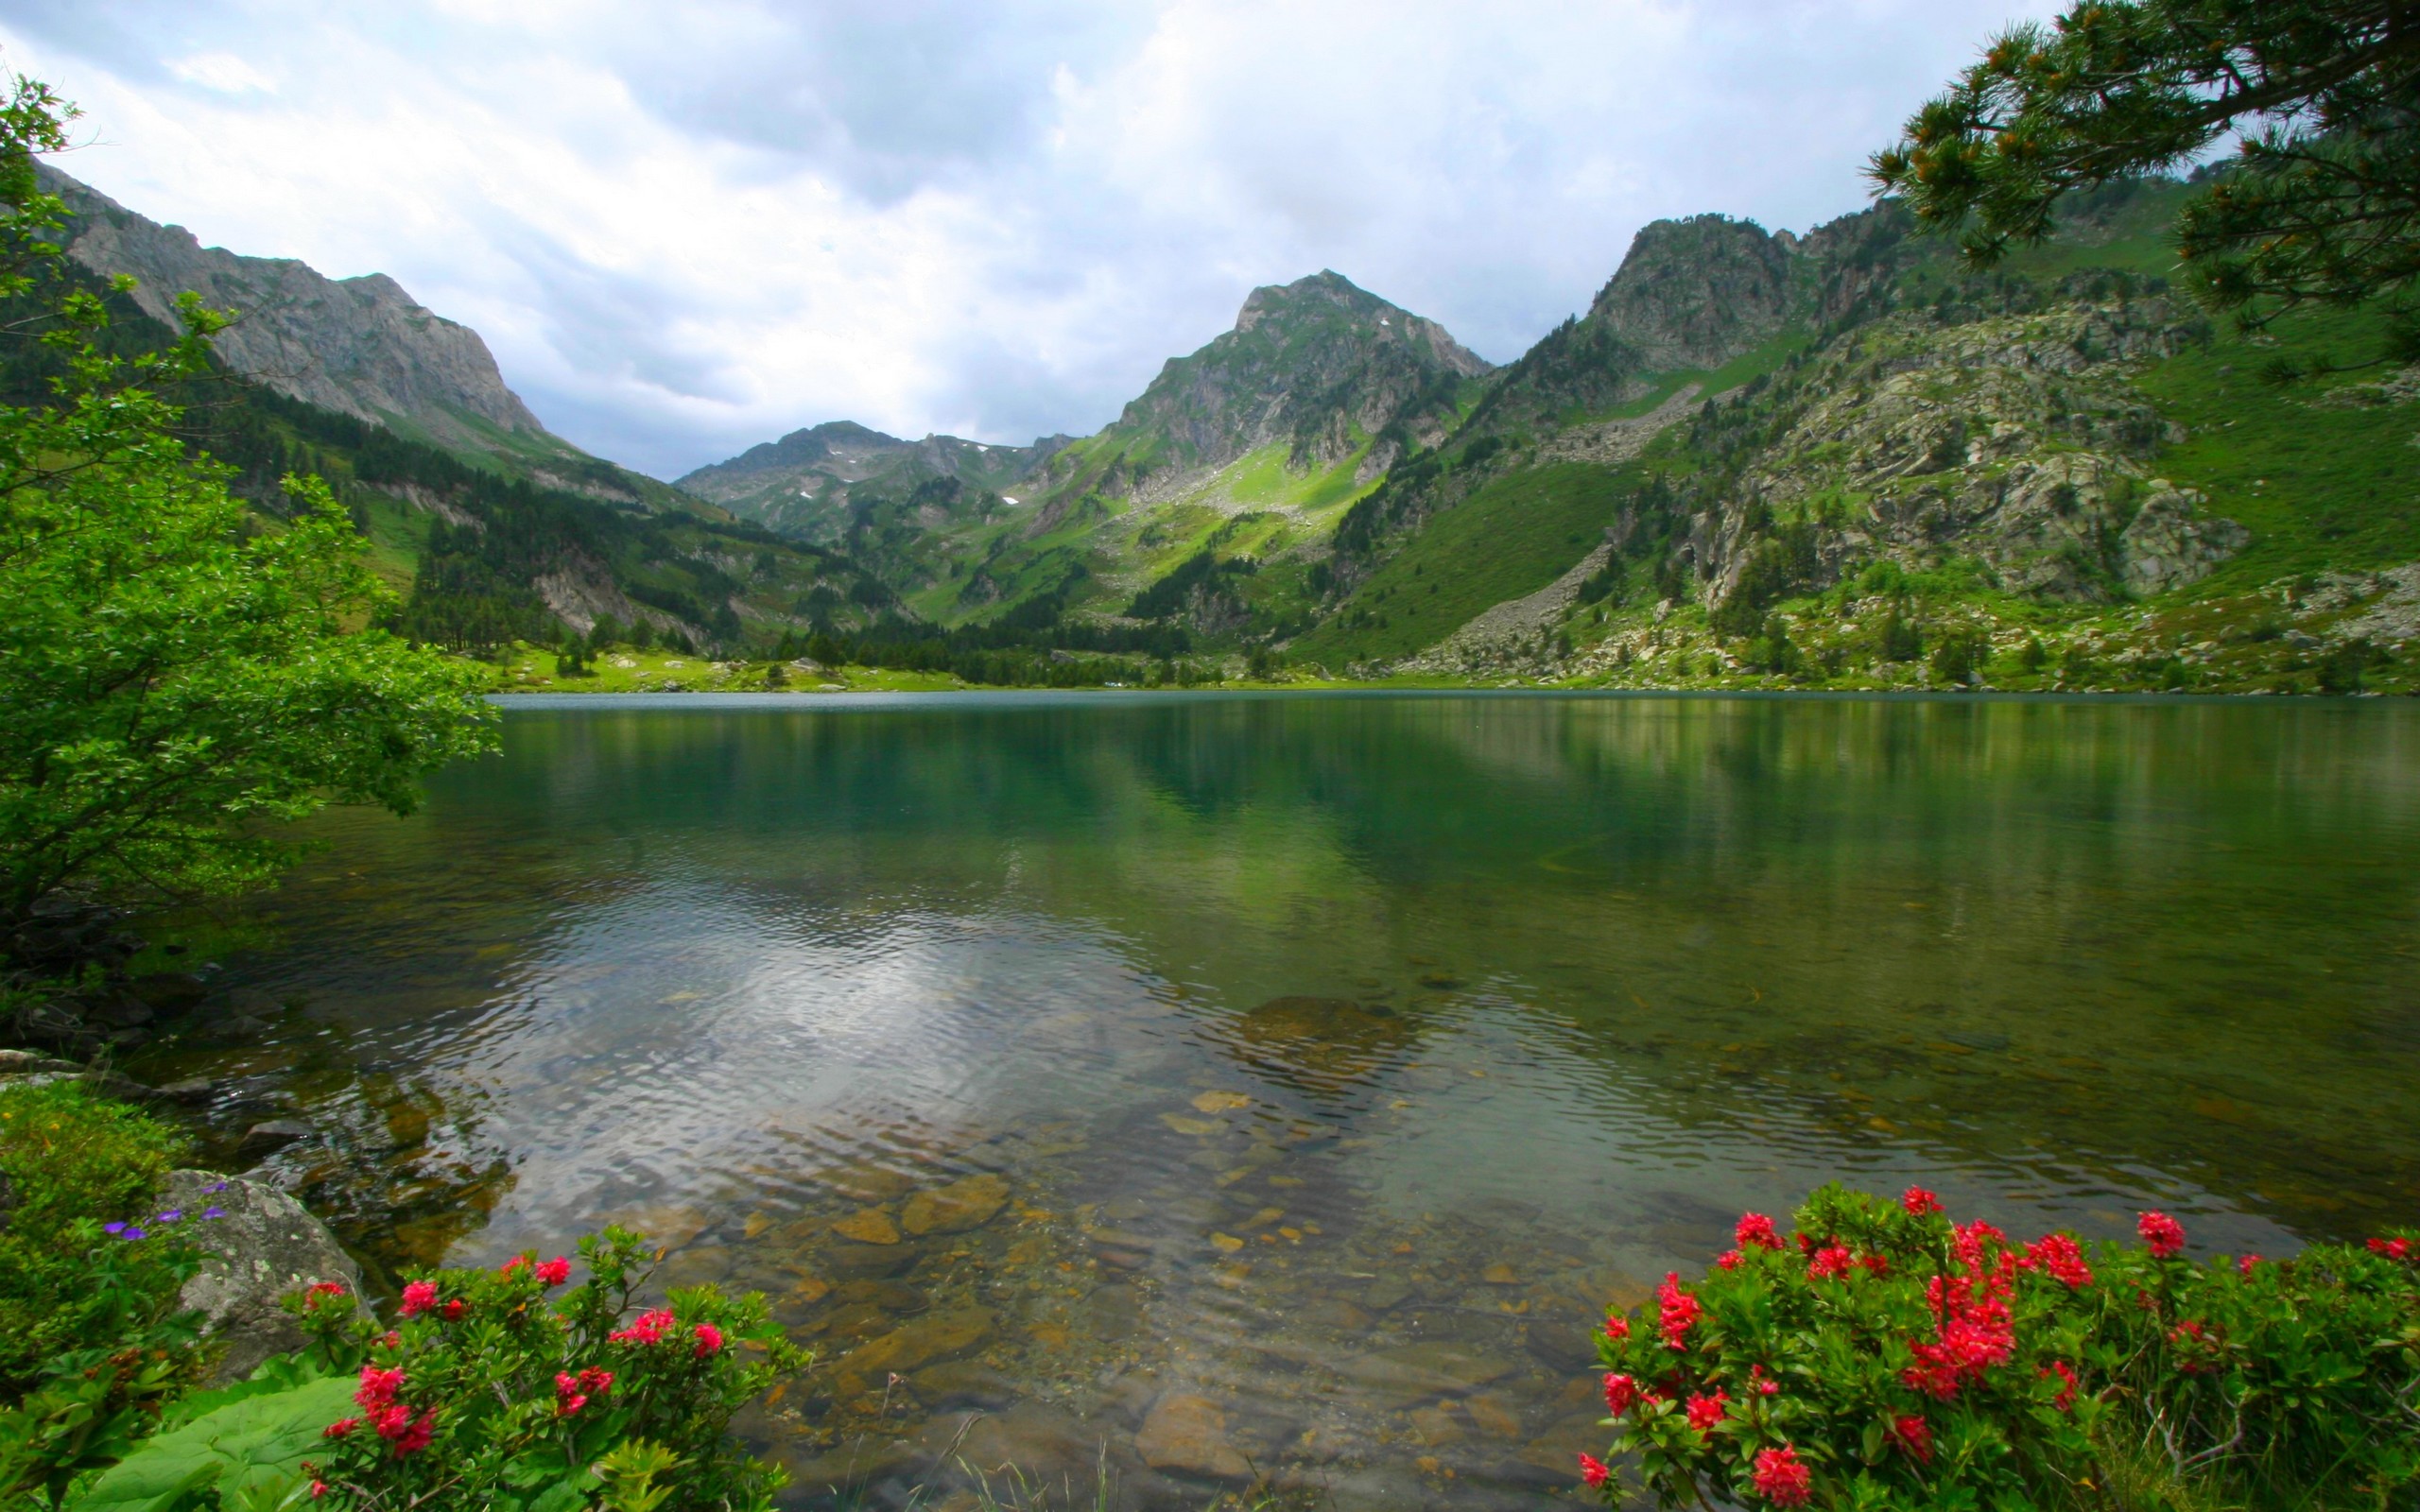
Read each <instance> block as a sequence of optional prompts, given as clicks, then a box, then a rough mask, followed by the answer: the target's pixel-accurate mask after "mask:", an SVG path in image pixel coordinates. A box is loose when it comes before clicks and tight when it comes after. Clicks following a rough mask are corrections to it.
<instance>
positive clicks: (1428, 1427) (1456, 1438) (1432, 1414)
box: [1404, 1407, 1462, 1449]
mask: <svg viewBox="0 0 2420 1512" xmlns="http://www.w3.org/2000/svg"><path fill="white" fill-rule="evenodd" d="M1404 1416H1405V1418H1406V1419H1407V1420H1408V1421H1409V1422H1410V1424H1411V1435H1412V1437H1414V1438H1415V1439H1418V1440H1419V1441H1420V1442H1421V1443H1423V1444H1425V1445H1426V1446H1427V1447H1429V1448H1430V1449H1442V1448H1443V1447H1444V1446H1445V1445H1447V1444H1454V1443H1460V1442H1461V1439H1462V1425H1461V1423H1460V1422H1457V1421H1456V1420H1455V1418H1454V1415H1453V1414H1452V1413H1450V1412H1447V1411H1446V1410H1445V1409H1443V1407H1417V1408H1414V1409H1413V1410H1412V1411H1410V1412H1409V1413H1407V1414H1405V1415H1404Z"/></svg>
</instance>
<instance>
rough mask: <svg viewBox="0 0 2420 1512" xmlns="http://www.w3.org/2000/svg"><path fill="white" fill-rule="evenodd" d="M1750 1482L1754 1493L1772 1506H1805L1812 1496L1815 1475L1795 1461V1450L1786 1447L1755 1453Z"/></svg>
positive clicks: (1796, 1457)
mask: <svg viewBox="0 0 2420 1512" xmlns="http://www.w3.org/2000/svg"><path fill="white" fill-rule="evenodd" d="M1751 1479H1752V1480H1754V1481H1755V1486H1756V1494H1757V1495H1759V1496H1761V1497H1763V1498H1764V1499H1765V1500H1766V1501H1768V1502H1771V1503H1772V1504H1773V1505H1775V1506H1805V1505H1806V1503H1807V1499H1808V1498H1809V1497H1811V1496H1813V1495H1814V1494H1815V1472H1814V1471H1813V1470H1811V1469H1807V1468H1806V1466H1805V1465H1803V1464H1801V1463H1800V1462H1799V1458H1798V1451H1797V1450H1795V1449H1793V1448H1791V1447H1790V1446H1789V1445H1788V1444H1784V1445H1782V1446H1781V1447H1780V1448H1779V1449H1760V1450H1758V1451H1757V1452H1756V1468H1755V1474H1754V1475H1753V1476H1752V1477H1751Z"/></svg>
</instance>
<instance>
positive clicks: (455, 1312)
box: [444, 1297, 470, 1323]
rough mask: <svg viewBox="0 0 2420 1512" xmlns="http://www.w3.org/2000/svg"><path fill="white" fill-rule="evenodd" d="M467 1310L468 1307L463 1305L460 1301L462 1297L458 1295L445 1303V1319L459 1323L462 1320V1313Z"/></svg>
mask: <svg viewBox="0 0 2420 1512" xmlns="http://www.w3.org/2000/svg"><path fill="white" fill-rule="evenodd" d="M469 1311H470V1309H469V1308H468V1307H465V1306H464V1305H463V1303H462V1299H461V1298H460V1297H456V1298H455V1299H454V1300H452V1301H450V1302H448V1303H446V1304H445V1312H444V1316H445V1321H446V1322H448V1323H459V1322H461V1321H462V1314H464V1313H467V1312H469Z"/></svg>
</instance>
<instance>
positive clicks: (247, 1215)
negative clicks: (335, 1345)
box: [162, 1171, 361, 1385]
mask: <svg viewBox="0 0 2420 1512" xmlns="http://www.w3.org/2000/svg"><path fill="white" fill-rule="evenodd" d="M162 1200H163V1201H164V1203H165V1204H166V1205H167V1206H168V1207H170V1208H175V1209H179V1210H182V1211H185V1212H187V1213H199V1212H203V1211H208V1210H209V1209H212V1208H217V1209H219V1210H221V1211H223V1212H224V1213H225V1216H224V1217H219V1218H213V1219H210V1220H208V1221H207V1222H204V1221H199V1220H198V1219H197V1220H194V1221H189V1222H188V1223H187V1224H186V1225H185V1228H184V1234H185V1237H186V1238H187V1240H188V1241H189V1242H190V1243H191V1244H192V1245H193V1246H194V1247H196V1248H197V1249H199V1250H200V1251H201V1252H202V1256H203V1259H202V1263H201V1268H200V1269H199V1270H198V1271H196V1272H195V1273H194V1275H193V1277H192V1279H191V1280H187V1281H186V1282H185V1284H184V1290H183V1291H182V1292H181V1293H179V1294H178V1297H177V1300H178V1303H179V1304H180V1305H181V1306H182V1307H185V1308H187V1309H190V1310H192V1311H194V1312H198V1313H199V1314H202V1332H203V1333H204V1335H205V1336H207V1337H209V1338H211V1339H213V1340H215V1341H216V1342H217V1343H218V1344H220V1345H221V1346H223V1347H224V1349H225V1353H224V1354H223V1355H222V1356H221V1357H220V1359H219V1361H218V1365H217V1368H216V1371H215V1372H214V1373H213V1375H212V1377H211V1383H212V1384H214V1385H224V1384H226V1383H229V1382H233V1381H241V1380H242V1379H244V1378H245V1377H246V1376H248V1375H251V1373H252V1368H253V1367H254V1366H258V1365H259V1364H260V1363H261V1362H262V1361H263V1360H266V1359H268V1357H269V1356H270V1355H272V1354H284V1353H285V1352H287V1351H289V1350H293V1349H301V1348H302V1347H303V1346H304V1345H305V1344H307V1343H309V1342H310V1340H309V1338H308V1336H307V1335H305V1334H304V1333H303V1332H302V1329H301V1328H300V1327H298V1326H297V1325H296V1323H295V1320H294V1319H293V1317H292V1316H290V1315H289V1314H287V1313H286V1312H285V1309H284V1308H282V1307H281V1306H280V1305H279V1303H280V1301H281V1300H282V1299H283V1298H284V1297H285V1296H286V1295H287V1294H288V1293H291V1292H297V1291H300V1290H302V1288H303V1287H306V1286H311V1285H315V1284H317V1283H318V1282H320V1281H336V1282H338V1283H340V1284H341V1285H343V1286H344V1287H345V1289H346V1290H347V1291H348V1292H350V1293H352V1294H353V1296H354V1297H355V1298H356V1299H357V1298H358V1297H360V1295H361V1271H360V1268H359V1267H358V1266H356V1265H355V1264H354V1263H353V1261H352V1259H351V1257H349V1256H347V1255H346V1254H345V1252H344V1250H343V1249H342V1248H340V1247H339V1246H337V1240H336V1235H334V1234H332V1233H330V1232H329V1231H328V1229H327V1226H326V1225H325V1224H322V1223H321V1222H320V1220H319V1219H317V1218H314V1217H312V1216H311V1214H310V1213H309V1212H308V1211H305V1210H304V1208H303V1206H302V1204H301V1203H299V1202H297V1201H295V1200H294V1199H293V1198H292V1197H290V1196H288V1195H286V1194H285V1193H283V1192H280V1191H278V1190H277V1189H276V1188H275V1187H272V1186H267V1185H264V1184H263V1183H261V1182H258V1181H247V1180H245V1179H244V1178H243V1177H223V1176H218V1175H216V1174H215V1173H213V1172H209V1171H175V1172H171V1173H170V1174H169V1177H168V1184H167V1190H166V1193H165V1194H164V1197H163V1199H162Z"/></svg>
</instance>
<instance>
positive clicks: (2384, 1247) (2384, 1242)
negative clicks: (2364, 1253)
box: [2370, 1239, 2411, 1260]
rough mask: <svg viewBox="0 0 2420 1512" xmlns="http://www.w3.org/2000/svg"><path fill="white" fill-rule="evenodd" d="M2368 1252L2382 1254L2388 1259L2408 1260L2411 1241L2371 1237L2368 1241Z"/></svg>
mask: <svg viewBox="0 0 2420 1512" xmlns="http://www.w3.org/2000/svg"><path fill="white" fill-rule="evenodd" d="M2370 1253H2371V1254H2373V1255H2383V1256H2385V1257H2386V1258H2387V1259H2389V1260H2410V1259H2411V1240H2409V1239H2373V1240H2371V1241H2370Z"/></svg>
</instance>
